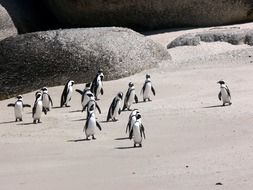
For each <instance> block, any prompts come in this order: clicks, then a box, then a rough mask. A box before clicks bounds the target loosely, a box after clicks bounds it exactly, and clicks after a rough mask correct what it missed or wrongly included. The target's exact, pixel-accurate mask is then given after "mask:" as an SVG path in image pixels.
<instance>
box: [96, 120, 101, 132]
mask: <svg viewBox="0 0 253 190" xmlns="http://www.w3.org/2000/svg"><path fill="white" fill-rule="evenodd" d="M96 125H97V127H98V128H99V130H100V131H101V130H102V128H101V126H100V124H99V123H98V122H97V121H96Z"/></svg>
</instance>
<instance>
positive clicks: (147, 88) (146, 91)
mask: <svg viewBox="0 0 253 190" xmlns="http://www.w3.org/2000/svg"><path fill="white" fill-rule="evenodd" d="M151 91H152V93H153V95H154V96H155V89H154V87H153V85H152V82H151V79H150V75H148V74H147V75H146V80H145V82H144V85H143V87H142V89H141V94H143V101H144V102H146V100H148V101H151V99H150V93H151Z"/></svg>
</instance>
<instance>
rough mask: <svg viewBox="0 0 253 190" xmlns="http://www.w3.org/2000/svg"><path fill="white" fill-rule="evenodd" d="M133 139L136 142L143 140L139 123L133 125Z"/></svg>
mask: <svg viewBox="0 0 253 190" xmlns="http://www.w3.org/2000/svg"><path fill="white" fill-rule="evenodd" d="M133 140H134V143H141V142H142V137H141V132H140V127H139V125H137V126H136V125H134V126H133Z"/></svg>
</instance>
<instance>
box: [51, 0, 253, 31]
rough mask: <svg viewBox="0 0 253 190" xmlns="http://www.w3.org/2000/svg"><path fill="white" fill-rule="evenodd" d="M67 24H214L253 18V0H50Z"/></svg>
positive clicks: (136, 25)
mask: <svg viewBox="0 0 253 190" xmlns="http://www.w3.org/2000/svg"><path fill="white" fill-rule="evenodd" d="M46 2H47V4H48V7H49V9H50V10H51V11H52V13H53V14H54V15H55V16H56V17H57V19H58V20H59V21H60V22H61V23H62V24H63V25H65V26H73V27H87V26H88V27H94V26H123V27H130V28H138V29H154V28H168V27H178V26H213V25H224V24H231V23H239V22H246V21H252V20H253V12H252V10H253V4H252V0H226V1H224V0H223V1H222V0H177V1H169V0H131V1H130V0H106V1H105V0H92V1H91V0H78V1H77V0H46Z"/></svg>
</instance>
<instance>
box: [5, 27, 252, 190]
mask: <svg viewBox="0 0 253 190" xmlns="http://www.w3.org/2000/svg"><path fill="white" fill-rule="evenodd" d="M234 26H236V27H242V28H253V24H252V23H248V24H241V25H234ZM234 26H232V27H234ZM206 29H207V28H199V29H189V30H179V31H174V32H166V31H164V32H161V33H156V34H152V35H149V36H147V38H151V39H153V40H154V41H156V42H158V43H161V44H162V45H164V46H166V45H167V44H168V43H169V42H170V41H172V40H173V39H175V38H176V37H177V36H179V35H181V34H185V33H187V32H191V31H193V30H199V31H201V30H206ZM168 51H169V53H170V54H171V56H172V62H163V63H161V64H160V66H159V68H156V69H151V70H147V71H143V72H141V73H138V74H136V75H134V76H130V77H127V78H123V79H120V80H114V81H106V82H104V95H103V96H101V97H100V100H99V101H98V105H99V106H100V108H101V110H102V114H101V115H100V114H98V113H96V117H97V118H98V121H99V123H100V124H101V127H102V131H101V132H100V131H97V134H96V138H97V140H91V141H85V140H84V139H85V133H83V127H84V124H85V120H84V119H85V117H86V112H81V102H80V101H81V97H80V95H79V94H78V93H76V92H74V93H73V97H72V100H71V103H70V105H71V107H68V108H65V107H64V108H59V104H60V96H61V92H62V90H63V86H57V87H52V88H49V94H50V95H51V97H52V99H53V102H54V107H55V108H54V109H52V111H50V112H49V113H48V114H47V115H43V117H42V119H41V121H42V123H41V124H36V125H34V124H32V114H31V108H25V110H24V117H23V122H18V123H16V122H14V119H15V118H14V111H13V108H10V107H7V104H8V103H14V102H15V98H12V99H8V100H4V101H0V108H1V109H0V151H1V154H0V184H1V189H4V190H13V189H19V190H23V189H25V190H30V189H31V190H34V189H36V190H48V189H61V190H67V189H91V190H93V189H104V190H105V189H121V190H124V189H137V188H139V189H146V190H151V189H152V190H153V189H154V190H155V189H156V190H157V189H174V190H176V189H178V190H184V189H185V190H188V189H194V190H203V189H205V190H213V189H229V190H238V189H239V188H240V189H245V190H246V189H252V188H253V181H252V177H253V172H252V171H253V161H252V160H253V143H252V142H253V136H252V134H253V109H252V107H253V102H252V100H251V99H252V97H253V85H252V81H253V75H252V73H253V66H252V62H253V48H252V47H251V46H248V45H236V46H235V45H231V44H228V43H224V42H215V43H203V42H202V43H201V45H200V46H196V47H193V46H184V47H176V48H172V49H169V50H168ZM146 73H149V74H150V75H151V80H152V82H153V85H154V87H155V90H156V92H157V95H156V96H152V100H153V101H152V102H147V103H144V102H140V103H138V104H134V105H133V106H132V108H138V109H139V110H140V112H141V114H142V121H143V125H144V127H145V130H146V139H145V140H144V142H143V147H142V148H133V141H130V140H129V139H127V138H126V137H127V135H126V134H125V129H126V125H127V121H128V116H129V114H130V112H129V111H125V112H122V114H121V115H120V117H119V121H117V122H108V123H107V122H105V120H106V115H107V111H108V108H109V105H110V103H111V101H112V99H113V97H114V96H115V95H116V94H117V93H118V92H119V91H122V92H123V93H124V94H125V93H126V90H127V85H128V83H129V82H130V81H132V82H133V83H134V84H135V86H136V91H137V95H138V97H139V99H140V100H142V97H141V96H140V91H141V88H142V85H143V82H144V80H145V75H146ZM221 79H223V80H225V81H226V82H227V84H228V86H229V88H230V90H231V95H232V103H233V104H232V106H226V107H222V106H221V105H222V102H220V101H219V100H218V93H219V85H218V84H217V81H218V80H221ZM83 88H84V84H75V85H74V89H83ZM34 93H35V92H31V93H28V94H24V95H23V100H24V103H27V104H31V105H32V104H33V102H34V99H35V97H34ZM216 183H221V185H218V184H216Z"/></svg>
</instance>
